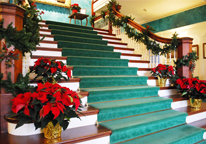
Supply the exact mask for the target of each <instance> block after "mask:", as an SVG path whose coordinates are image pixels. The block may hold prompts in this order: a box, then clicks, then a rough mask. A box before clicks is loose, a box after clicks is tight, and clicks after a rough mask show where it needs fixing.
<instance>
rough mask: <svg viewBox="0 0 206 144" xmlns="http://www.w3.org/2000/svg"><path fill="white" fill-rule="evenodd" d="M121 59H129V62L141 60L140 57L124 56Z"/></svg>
mask: <svg viewBox="0 0 206 144" xmlns="http://www.w3.org/2000/svg"><path fill="white" fill-rule="evenodd" d="M120 58H121V59H128V60H140V57H136V56H122V55H121V57H120Z"/></svg>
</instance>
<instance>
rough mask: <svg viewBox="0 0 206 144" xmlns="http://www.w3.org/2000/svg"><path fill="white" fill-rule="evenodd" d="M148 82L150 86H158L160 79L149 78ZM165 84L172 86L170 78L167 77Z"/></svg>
mask: <svg viewBox="0 0 206 144" xmlns="http://www.w3.org/2000/svg"><path fill="white" fill-rule="evenodd" d="M147 84H148V85H149V86H158V80H156V79H148V80H147ZM165 86H170V82H169V79H167V81H166V84H165Z"/></svg>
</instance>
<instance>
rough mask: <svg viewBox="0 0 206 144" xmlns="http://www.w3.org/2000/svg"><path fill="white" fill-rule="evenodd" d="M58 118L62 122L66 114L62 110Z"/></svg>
mask: <svg viewBox="0 0 206 144" xmlns="http://www.w3.org/2000/svg"><path fill="white" fill-rule="evenodd" d="M56 120H57V121H58V122H59V123H61V122H62V121H63V120H64V114H63V113H62V112H60V114H59V116H58V117H57V118H56Z"/></svg>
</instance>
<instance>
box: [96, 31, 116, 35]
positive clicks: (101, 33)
mask: <svg viewBox="0 0 206 144" xmlns="http://www.w3.org/2000/svg"><path fill="white" fill-rule="evenodd" d="M98 34H100V35H110V36H116V35H115V34H109V33H103V32H98Z"/></svg>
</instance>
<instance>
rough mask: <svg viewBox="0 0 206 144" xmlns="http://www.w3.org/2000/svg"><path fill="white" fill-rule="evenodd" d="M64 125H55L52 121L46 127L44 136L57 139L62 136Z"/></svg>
mask: <svg viewBox="0 0 206 144" xmlns="http://www.w3.org/2000/svg"><path fill="white" fill-rule="evenodd" d="M61 132H62V127H61V126H60V125H59V123H57V124H56V125H55V126H54V125H53V123H52V122H51V121H50V122H49V123H48V124H47V126H46V127H45V128H44V137H45V138H47V139H56V138H59V137H61Z"/></svg>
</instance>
